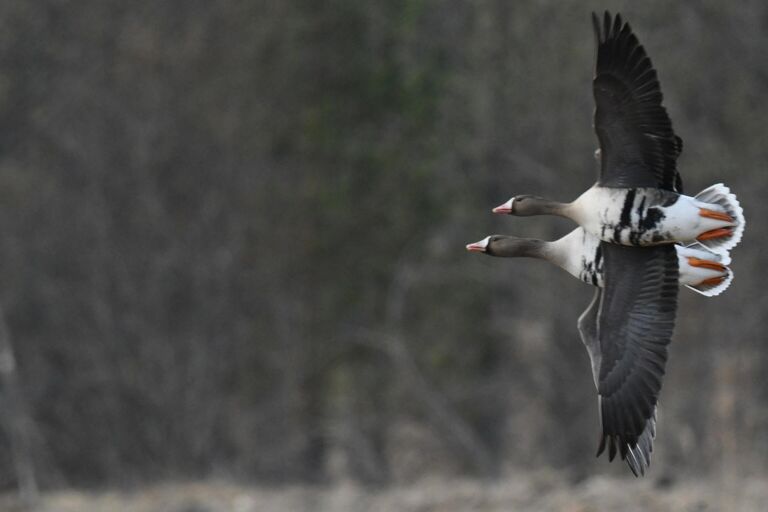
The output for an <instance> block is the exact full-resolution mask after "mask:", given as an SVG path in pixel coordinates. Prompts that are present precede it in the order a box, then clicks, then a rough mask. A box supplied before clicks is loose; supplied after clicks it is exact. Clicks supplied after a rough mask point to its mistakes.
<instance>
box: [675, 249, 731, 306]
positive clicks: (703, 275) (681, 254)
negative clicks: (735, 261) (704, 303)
mask: <svg viewBox="0 0 768 512" xmlns="http://www.w3.org/2000/svg"><path fill="white" fill-rule="evenodd" d="M675 249H677V256H678V261H679V264H680V284H685V287H686V288H688V289H690V290H693V291H694V292H696V293H700V294H701V295H704V296H705V297H715V296H717V295H720V294H721V293H723V292H724V291H725V290H726V289H727V288H728V287H729V286H730V285H731V282H732V281H733V271H732V270H731V269H730V268H729V267H728V265H729V264H730V263H731V255H730V254H729V253H728V251H723V252H722V253H716V252H714V251H712V250H710V249H709V248H707V247H705V246H704V245H703V244H701V243H700V242H694V243H692V244H690V245H687V246H685V247H683V246H680V245H676V246H675ZM688 258H696V259H699V260H705V261H711V262H716V263H719V264H721V265H724V266H725V275H723V274H722V273H721V272H720V271H717V270H709V269H705V268H701V267H693V266H691V264H690V262H689V259H688ZM716 277H722V278H723V280H722V281H720V282H719V283H714V284H713V283H708V284H704V283H705V281H707V280H709V279H710V278H716Z"/></svg>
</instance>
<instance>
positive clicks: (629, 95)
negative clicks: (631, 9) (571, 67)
mask: <svg viewBox="0 0 768 512" xmlns="http://www.w3.org/2000/svg"><path fill="white" fill-rule="evenodd" d="M592 22H593V24H594V28H595V36H596V38H597V64H596V67H595V77H594V80H593V82H592V88H593V93H594V96H595V118H594V124H595V131H596V132H597V138H598V140H599V141H600V163H601V165H600V176H599V178H598V183H599V184H600V185H602V186H605V187H622V188H635V187H654V188H660V189H663V190H670V191H674V192H677V193H680V194H681V193H682V180H681V178H680V174H679V173H678V172H677V168H676V164H675V162H676V160H677V157H678V156H679V155H680V152H681V151H682V148H683V141H682V139H680V137H678V136H677V135H675V133H674V131H673V130H672V122H671V121H670V119H669V115H667V111H666V109H665V108H664V106H663V105H662V104H661V102H662V99H663V96H662V94H661V87H660V85H659V81H658V78H657V76H656V70H655V69H653V65H652V64H651V60H650V58H648V56H647V55H646V53H645V49H644V48H643V46H642V45H641V44H640V43H639V42H638V40H637V37H635V35H634V34H633V33H632V29H631V27H630V26H629V23H624V22H623V21H622V19H621V15H618V14H617V15H616V17H615V18H613V19H612V18H611V15H610V14H609V13H608V12H607V11H606V12H605V15H604V17H603V24H602V25H601V24H600V20H599V18H598V16H597V15H596V14H594V13H592Z"/></svg>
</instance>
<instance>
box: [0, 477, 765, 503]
mask: <svg viewBox="0 0 768 512" xmlns="http://www.w3.org/2000/svg"><path fill="white" fill-rule="evenodd" d="M766 484H768V482H766V480H764V479H746V480H740V481H735V480H734V481H732V482H724V481H714V480H688V481H682V482H680V483H677V484H675V483H674V482H670V481H663V480H660V479H658V478H657V479H644V480H634V479H631V478H626V479H625V478H621V479H618V478H611V477H602V476H595V477H592V478H589V479H586V480H584V481H581V482H579V483H575V484H573V483H570V482H569V481H568V480H567V479H566V478H563V477H562V476H561V475H557V474H554V473H537V474H532V475H531V474H528V475H523V474H514V475H509V476H508V477H506V478H504V479H501V480H498V481H495V482H486V483H483V482H479V481H477V480H469V479H443V480H422V481H419V482H415V483H413V484H411V485H402V486H393V487H389V488H386V489H380V490H371V489H365V488H363V487H360V486H357V485H354V484H338V485H334V486H317V487H312V486H303V485H290V486H283V487H248V486H239V485H233V484H229V483H222V482H208V483H188V484H165V485H159V486H156V487H151V488H147V489H144V490H140V491H132V492H76V491H62V492H57V493H51V494H48V495H46V496H45V497H44V500H43V504H42V505H41V507H39V509H38V510H39V511H41V512H42V511H45V512H49V511H50V512H75V511H77V512H122V511H125V512H273V511H274V512H277V511H280V512H293V511H296V512H301V511H307V512H309V511H339V512H342V511H343V512H346V511H372V512H376V511H380V512H385V511H386V512H388V511H397V512H459V511H468V510H472V511H483V512H496V511H499V512H500V511H528V510H531V511H537V512H538V511H558V512H560V511H562V512H590V511H603V512H605V511H608V512H610V511H622V512H632V511H641V510H642V511H644V510H653V511H656V512H663V511H710V510H712V511H715V510H728V511H763V510H765V508H766V502H767V501H766V500H768V485H766ZM0 510H3V511H5V510H9V511H11V510H21V509H20V508H19V507H18V504H17V503H16V502H15V498H13V497H12V496H10V495H6V496H4V497H3V498H2V499H0Z"/></svg>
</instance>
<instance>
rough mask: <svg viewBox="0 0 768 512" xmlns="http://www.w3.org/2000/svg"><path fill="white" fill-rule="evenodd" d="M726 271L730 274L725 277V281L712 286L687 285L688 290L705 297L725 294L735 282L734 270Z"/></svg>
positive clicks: (727, 269) (728, 269)
mask: <svg viewBox="0 0 768 512" xmlns="http://www.w3.org/2000/svg"><path fill="white" fill-rule="evenodd" d="M726 271H727V272H728V275H727V276H725V279H723V280H722V281H721V282H720V283H718V284H715V285H711V284H697V285H691V284H687V285H685V287H686V288H688V289H690V290H693V291H694V292H696V293H700V294H702V295H703V296H705V297H716V296H718V295H720V294H721V293H723V292H724V291H725V290H726V289H727V288H728V287H729V286H731V282H732V281H733V270H731V269H730V268H726Z"/></svg>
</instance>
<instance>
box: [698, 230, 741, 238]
mask: <svg viewBox="0 0 768 512" xmlns="http://www.w3.org/2000/svg"><path fill="white" fill-rule="evenodd" d="M731 235H733V229H732V228H718V229H713V230H711V231H705V232H704V233H702V234H700V235H699V236H698V237H696V240H698V241H702V240H710V239H712V238H723V237H728V236H731Z"/></svg>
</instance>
